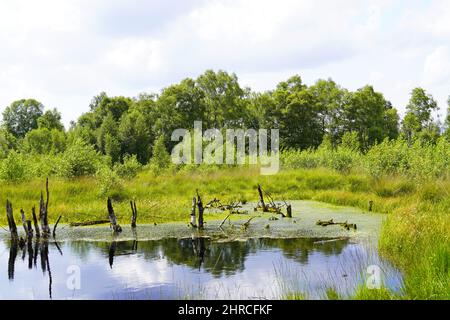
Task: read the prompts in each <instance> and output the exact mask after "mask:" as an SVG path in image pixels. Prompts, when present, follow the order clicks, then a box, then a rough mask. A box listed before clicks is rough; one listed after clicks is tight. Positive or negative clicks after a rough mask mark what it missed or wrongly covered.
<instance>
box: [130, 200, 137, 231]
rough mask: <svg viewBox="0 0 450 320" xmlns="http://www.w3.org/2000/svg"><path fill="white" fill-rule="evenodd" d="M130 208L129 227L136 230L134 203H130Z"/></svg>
mask: <svg viewBox="0 0 450 320" xmlns="http://www.w3.org/2000/svg"><path fill="white" fill-rule="evenodd" d="M130 207H131V227H132V228H136V220H137V208H136V201H130Z"/></svg>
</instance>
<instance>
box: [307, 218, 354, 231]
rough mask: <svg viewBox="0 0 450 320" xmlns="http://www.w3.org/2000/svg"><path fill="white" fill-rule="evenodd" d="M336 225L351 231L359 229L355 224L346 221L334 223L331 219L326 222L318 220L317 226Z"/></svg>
mask: <svg viewBox="0 0 450 320" xmlns="http://www.w3.org/2000/svg"><path fill="white" fill-rule="evenodd" d="M335 224H337V225H340V226H341V227H343V228H344V229H346V230H350V229H353V230H356V229H357V227H356V224H355V223H347V221H345V222H334V221H333V219H330V220H326V221H322V220H318V221H317V222H316V225H318V226H322V227H326V226H330V225H335Z"/></svg>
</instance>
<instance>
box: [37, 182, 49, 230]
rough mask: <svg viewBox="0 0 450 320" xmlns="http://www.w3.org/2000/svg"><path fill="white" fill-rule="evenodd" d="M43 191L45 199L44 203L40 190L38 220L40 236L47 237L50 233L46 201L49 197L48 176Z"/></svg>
mask: <svg viewBox="0 0 450 320" xmlns="http://www.w3.org/2000/svg"><path fill="white" fill-rule="evenodd" d="M45 191H46V196H47V199H46V201H45V203H44V195H43V193H42V192H41V200H40V202H39V220H40V222H41V228H42V236H43V237H44V238H45V237H48V236H49V235H50V227H49V225H48V201H49V199H50V192H49V191H48V178H47V180H46V181H45Z"/></svg>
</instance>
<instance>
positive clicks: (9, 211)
mask: <svg viewBox="0 0 450 320" xmlns="http://www.w3.org/2000/svg"><path fill="white" fill-rule="evenodd" d="M6 218H7V220H8V227H9V232H10V233H11V238H13V239H17V238H18V235H17V227H16V222H15V221H14V215H13V208H12V204H11V202H9V200H6Z"/></svg>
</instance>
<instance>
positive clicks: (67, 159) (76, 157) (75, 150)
mask: <svg viewBox="0 0 450 320" xmlns="http://www.w3.org/2000/svg"><path fill="white" fill-rule="evenodd" d="M101 161H102V159H101V156H100V155H99V154H98V153H97V152H96V151H95V150H94V147H93V146H92V145H88V144H87V143H85V142H84V141H83V140H81V139H76V140H75V141H74V142H73V143H72V144H71V145H70V146H69V147H68V148H67V150H66V151H65V152H64V153H63V154H62V157H61V159H60V161H59V163H58V165H59V168H58V171H57V172H58V175H60V176H62V177H66V178H72V177H80V176H83V175H92V174H94V173H95V172H96V170H97V168H98V166H99V165H100V163H101Z"/></svg>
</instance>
